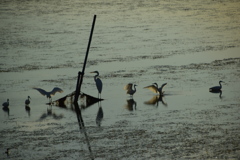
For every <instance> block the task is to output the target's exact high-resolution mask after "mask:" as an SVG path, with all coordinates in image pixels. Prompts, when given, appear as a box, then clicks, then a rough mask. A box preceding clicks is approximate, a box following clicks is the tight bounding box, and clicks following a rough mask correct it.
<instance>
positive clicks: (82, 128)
mask: <svg viewBox="0 0 240 160" xmlns="http://www.w3.org/2000/svg"><path fill="white" fill-rule="evenodd" d="M72 105H73V106H74V108H75V112H76V115H77V119H78V125H79V129H80V130H79V131H80V133H81V132H83V133H84V136H85V138H86V142H87V145H88V150H89V153H90V158H91V159H94V157H93V154H92V148H91V145H90V142H89V138H88V135H87V132H86V129H85V125H84V121H83V118H82V112H81V109H80V108H79V105H78V103H77V102H75V103H72Z"/></svg>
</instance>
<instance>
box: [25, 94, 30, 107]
mask: <svg viewBox="0 0 240 160" xmlns="http://www.w3.org/2000/svg"><path fill="white" fill-rule="evenodd" d="M29 99H31V97H30V96H28V98H27V99H26V100H25V105H26V106H28V105H29V104H30V100H29Z"/></svg>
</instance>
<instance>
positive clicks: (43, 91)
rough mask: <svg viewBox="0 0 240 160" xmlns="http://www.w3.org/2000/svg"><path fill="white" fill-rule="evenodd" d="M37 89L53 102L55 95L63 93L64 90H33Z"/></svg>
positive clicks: (56, 88)
mask: <svg viewBox="0 0 240 160" xmlns="http://www.w3.org/2000/svg"><path fill="white" fill-rule="evenodd" d="M33 89H36V90H37V91H38V92H40V93H41V94H42V95H43V96H46V97H47V98H49V101H51V100H52V96H53V95H55V93H57V92H59V93H62V92H63V90H62V89H61V88H58V87H55V88H53V90H52V91H51V92H47V91H45V90H44V89H41V88H33Z"/></svg>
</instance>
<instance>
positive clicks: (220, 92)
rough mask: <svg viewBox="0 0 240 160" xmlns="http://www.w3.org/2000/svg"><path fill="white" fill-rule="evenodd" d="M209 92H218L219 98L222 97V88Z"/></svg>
mask: <svg viewBox="0 0 240 160" xmlns="http://www.w3.org/2000/svg"><path fill="white" fill-rule="evenodd" d="M209 92H211V93H219V98H220V99H222V90H218V91H214V90H213V91H209Z"/></svg>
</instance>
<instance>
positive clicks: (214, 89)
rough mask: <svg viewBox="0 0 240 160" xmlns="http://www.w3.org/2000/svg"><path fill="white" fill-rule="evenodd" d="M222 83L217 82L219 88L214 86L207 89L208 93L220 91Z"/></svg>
mask: <svg viewBox="0 0 240 160" xmlns="http://www.w3.org/2000/svg"><path fill="white" fill-rule="evenodd" d="M222 82H223V81H219V85H220V86H214V87H211V88H209V91H210V92H211V91H213V92H214V91H220V90H221V89H222V84H221V83H222Z"/></svg>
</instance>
